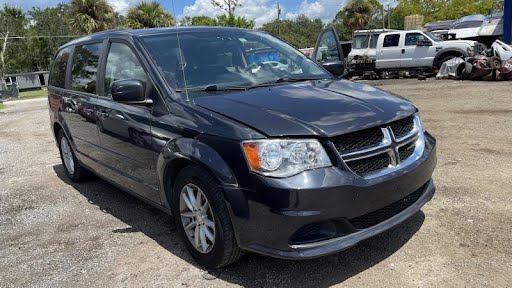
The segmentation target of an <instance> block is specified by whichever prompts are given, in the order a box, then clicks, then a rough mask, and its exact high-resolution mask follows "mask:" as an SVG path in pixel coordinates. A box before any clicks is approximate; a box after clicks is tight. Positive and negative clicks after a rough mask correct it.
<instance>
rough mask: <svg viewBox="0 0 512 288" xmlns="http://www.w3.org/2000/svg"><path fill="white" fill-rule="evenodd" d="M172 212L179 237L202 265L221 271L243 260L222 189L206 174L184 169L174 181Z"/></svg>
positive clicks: (206, 172)
mask: <svg viewBox="0 0 512 288" xmlns="http://www.w3.org/2000/svg"><path fill="white" fill-rule="evenodd" d="M172 195H173V196H172V211H173V215H174V219H175V221H176V227H177V230H178V233H179V234H180V236H181V238H182V239H183V241H184V243H185V246H186V247H187V249H188V251H189V252H190V254H191V255H192V257H193V258H194V259H195V260H196V261H197V262H199V263H200V264H201V265H204V266H206V267H210V268H221V267H225V266H227V265H230V264H232V263H234V262H236V261H237V260H238V259H239V258H240V257H241V256H242V250H241V249H240V248H239V247H238V244H237V242H236V238H235V233H234V231H233V227H232V225H231V218H230V215H229V212H228V210H227V207H226V203H225V201H224V196H223V191H222V188H221V187H220V186H219V184H218V182H217V181H216V179H215V178H214V177H213V176H211V175H210V173H209V172H208V171H206V170H205V169H203V168H201V167H198V166H188V167H186V168H184V169H183V170H182V171H181V172H180V173H179V174H178V176H177V177H176V181H175V184H174V189H173V193H172Z"/></svg>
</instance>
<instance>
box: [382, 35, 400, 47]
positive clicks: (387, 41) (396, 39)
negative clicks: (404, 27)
mask: <svg viewBox="0 0 512 288" xmlns="http://www.w3.org/2000/svg"><path fill="white" fill-rule="evenodd" d="M398 43H400V34H391V35H386V36H385V37H384V44H383V45H382V46H383V47H397V46H398Z"/></svg>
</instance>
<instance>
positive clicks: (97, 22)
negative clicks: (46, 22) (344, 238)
mask: <svg viewBox="0 0 512 288" xmlns="http://www.w3.org/2000/svg"><path fill="white" fill-rule="evenodd" d="M66 17H67V18H68V19H69V23H70V24H71V27H72V28H73V30H75V31H76V32H78V33H83V34H90V33H93V32H99V31H103V30H107V29H111V28H113V27H114V22H115V17H114V9H112V6H110V5H109V4H108V3H107V1H106V0H71V3H70V4H69V8H68V9H67V11H66Z"/></svg>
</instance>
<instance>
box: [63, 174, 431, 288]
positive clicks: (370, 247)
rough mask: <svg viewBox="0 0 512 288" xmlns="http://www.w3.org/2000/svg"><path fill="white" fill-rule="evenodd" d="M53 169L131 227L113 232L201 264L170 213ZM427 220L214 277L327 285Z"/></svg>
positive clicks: (245, 282) (246, 261)
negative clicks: (343, 246) (329, 250)
mask: <svg viewBox="0 0 512 288" xmlns="http://www.w3.org/2000/svg"><path fill="white" fill-rule="evenodd" d="M53 169H54V170H55V172H56V174H57V176H58V177H59V178H60V179H62V180H63V181H64V182H66V183H68V184H70V185H72V186H73V187H74V188H75V189H76V191H78V192H79V193H80V194H82V195H84V196H85V197H86V198H87V199H88V201H89V203H91V204H93V205H97V206H98V207H99V208H100V209H101V211H103V212H105V213H109V214H111V215H112V216H114V217H116V218H117V219H119V220H121V221H123V222H124V223H126V224H127V225H128V226H129V228H124V229H115V230H113V231H112V232H113V233H133V232H142V233H144V234H145V235H146V236H148V237H150V238H152V239H153V240H155V241H156V242H157V243H158V244H159V245H161V246H162V247H163V248H165V249H166V250H168V251H169V252H170V253H173V254H175V255H176V256H179V257H181V258H182V259H184V260H186V261H187V262H188V263H190V264H192V265H194V266H198V264H197V263H196V262H194V260H193V259H192V258H191V257H190V256H189V255H188V253H187V252H186V251H185V247H184V245H182V244H181V242H180V239H178V235H177V233H176V232H175V231H172V230H171V228H170V227H171V226H170V223H171V217H170V216H169V215H167V214H165V213H164V212H162V211H160V210H158V209H157V208H154V207H152V206H150V205H148V204H146V203H144V202H142V201H140V200H138V199H136V198H135V197H132V196H130V195H129V194H127V193H125V192H123V191H121V190H119V189H117V188H115V187H114V186H112V185H110V184H108V183H106V182H105V181H102V180H99V179H92V180H91V181H89V182H85V183H80V184H76V183H71V182H70V181H69V180H68V178H67V177H66V174H65V171H64V167H63V166H62V165H61V164H59V165H55V166H54V167H53ZM424 220H425V215H424V214H423V212H421V211H420V212H418V213H416V214H415V215H414V216H413V217H411V218H410V219H408V220H407V221H406V222H404V223H402V224H401V225H399V226H397V227H395V228H394V229H391V230H389V231H387V232H385V233H383V234H380V235H378V236H376V237H373V238H371V239H369V240H366V241H364V242H363V243H360V244H359V245H357V246H355V247H353V248H350V249H348V250H345V251H342V252H339V253H337V254H334V255H329V256H325V257H321V258H317V259H311V260H302V261H289V260H281V259H274V258H270V257H265V256H260V255H256V254H249V253H248V254H246V255H245V256H244V257H243V258H242V259H241V260H240V261H239V262H238V263H236V264H234V265H232V266H230V267H227V268H224V269H221V270H218V271H210V274H212V275H214V276H216V277H217V278H219V279H222V280H224V281H227V282H231V283H234V284H238V285H241V286H244V287H262V286H266V287H267V286H270V287H275V286H279V287H292V286H293V287H327V286H331V285H335V284H339V283H342V282H343V281H345V280H346V279H348V278H351V277H353V276H356V275H357V274H359V273H361V272H362V271H364V270H366V269H368V268H370V267H372V266H374V265H376V264H378V263H379V262H381V261H382V260H384V259H386V258H387V257H389V256H390V255H392V254H393V253H395V252H396V251H398V250H399V249H400V248H401V247H402V246H403V245H404V244H405V243H407V241H409V239H411V237H412V236H413V235H414V234H415V233H416V232H417V231H418V230H419V229H420V227H421V226H422V224H423V221H424ZM198 267H199V266H198Z"/></svg>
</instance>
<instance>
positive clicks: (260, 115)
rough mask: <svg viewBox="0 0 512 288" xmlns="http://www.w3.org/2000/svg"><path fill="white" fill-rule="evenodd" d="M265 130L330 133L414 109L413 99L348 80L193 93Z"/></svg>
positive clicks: (294, 133) (199, 101) (358, 127)
mask: <svg viewBox="0 0 512 288" xmlns="http://www.w3.org/2000/svg"><path fill="white" fill-rule="evenodd" d="M194 103H195V104H196V105H197V106H200V107H203V108H206V109H208V110H210V111H214V112H216V113H219V114H222V115H224V116H226V117H229V118H231V119H234V120H236V121H238V122H241V123H243V124H245V125H247V126H249V127H252V128H253V129H256V130H258V131H259V132H261V133H264V134H266V135H267V136H319V137H331V136H335V135H339V134H344V133H349V132H352V131H356V130H361V129H364V128H369V127H373V126H377V125H382V124H385V123H388V122H391V121H394V120H398V119H401V118H404V117H406V116H409V115H411V114H413V113H415V112H416V111H417V110H416V108H415V107H414V105H413V104H412V103H411V102H409V101H407V100H405V99H403V98H400V97H396V96H393V95H391V94H389V93H387V92H385V91H382V90H380V89H376V88H374V87H371V86H368V85H363V84H359V83H355V82H351V81H347V80H315V81H306V82H301V83H293V84H286V85H276V86H271V87H261V88H254V89H251V90H247V91H240V92H233V93H228V94H223V95H216V96H205V97H197V98H194Z"/></svg>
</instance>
